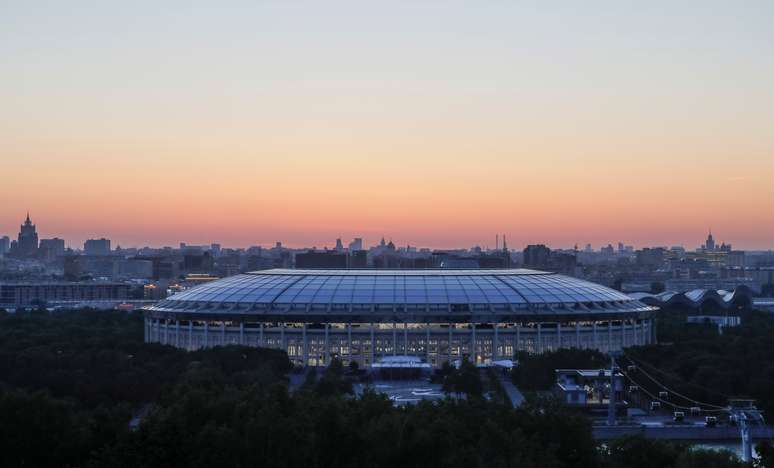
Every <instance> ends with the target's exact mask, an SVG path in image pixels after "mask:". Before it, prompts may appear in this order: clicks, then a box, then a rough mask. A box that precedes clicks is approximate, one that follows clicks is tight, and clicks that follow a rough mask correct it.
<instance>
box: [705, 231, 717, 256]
mask: <svg viewBox="0 0 774 468" xmlns="http://www.w3.org/2000/svg"><path fill="white" fill-rule="evenodd" d="M704 250H706V251H708V252H712V251H714V250H715V239H714V238H713V237H712V229H710V230H709V235H708V236H707V242H705V243H704Z"/></svg>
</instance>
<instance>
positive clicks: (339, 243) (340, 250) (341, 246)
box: [336, 237, 344, 252]
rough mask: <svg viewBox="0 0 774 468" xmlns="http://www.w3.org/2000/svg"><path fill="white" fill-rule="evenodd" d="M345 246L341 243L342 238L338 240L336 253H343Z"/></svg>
mask: <svg viewBox="0 0 774 468" xmlns="http://www.w3.org/2000/svg"><path fill="white" fill-rule="evenodd" d="M343 251H344V244H342V243H341V238H340V237H339V238H338V239H336V252H343Z"/></svg>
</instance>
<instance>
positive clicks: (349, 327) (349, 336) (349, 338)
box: [347, 322, 352, 362]
mask: <svg viewBox="0 0 774 468" xmlns="http://www.w3.org/2000/svg"><path fill="white" fill-rule="evenodd" d="M347 360H348V361H349V362H352V322H347Z"/></svg>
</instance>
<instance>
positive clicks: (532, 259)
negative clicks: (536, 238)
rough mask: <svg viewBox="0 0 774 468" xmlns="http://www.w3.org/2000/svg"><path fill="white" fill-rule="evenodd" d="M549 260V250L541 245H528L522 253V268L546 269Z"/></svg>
mask: <svg viewBox="0 0 774 468" xmlns="http://www.w3.org/2000/svg"><path fill="white" fill-rule="evenodd" d="M550 259H551V249H549V248H548V247H546V246H545V245H543V244H538V245H528V246H527V247H526V248H525V249H524V252H523V262H524V266H526V267H529V268H546V267H547V266H548V262H549V260H550Z"/></svg>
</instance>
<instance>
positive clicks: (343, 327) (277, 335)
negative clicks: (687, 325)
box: [145, 317, 655, 367]
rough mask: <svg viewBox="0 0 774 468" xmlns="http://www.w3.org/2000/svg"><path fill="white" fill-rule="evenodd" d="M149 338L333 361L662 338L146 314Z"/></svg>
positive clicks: (626, 329) (597, 325)
mask: <svg viewBox="0 0 774 468" xmlns="http://www.w3.org/2000/svg"><path fill="white" fill-rule="evenodd" d="M145 341H146V342H148V343H161V344H167V345H172V346H175V347H178V348H182V349H186V350H191V351H192V350H196V349H202V348H210V347H214V346H226V345H245V346H255V347H266V348H277V349H282V350H285V351H286V352H287V353H288V356H289V358H290V360H291V361H292V362H293V363H294V364H295V365H300V366H326V365H328V363H330V362H331V360H332V359H333V358H339V359H341V360H342V361H343V362H344V363H345V364H349V363H350V362H352V361H355V362H357V363H358V364H359V365H360V366H361V367H369V366H370V365H371V364H373V363H375V362H377V361H378V360H379V359H380V358H382V357H386V356H397V355H401V356H402V355H410V356H418V357H421V358H423V359H425V360H426V361H427V362H428V363H429V364H431V365H432V366H434V367H440V366H442V365H443V363H444V362H453V361H455V360H459V359H461V358H463V357H467V358H468V359H470V360H471V361H474V362H475V363H476V364H484V365H485V364H489V363H491V362H492V361H497V360H501V359H512V358H513V357H514V356H515V354H516V352H518V351H524V352H528V353H543V352H546V351H551V350H555V349H558V348H583V349H596V350H599V351H601V352H610V351H618V350H620V349H622V348H625V347H629V346H638V345H646V344H650V343H654V342H655V330H654V326H653V321H652V320H651V319H625V320H618V321H616V320H611V321H597V322H574V323H566V322H565V323H521V324H516V323H505V324H476V325H471V324H460V323H444V324H412V323H388V324H385V323H374V324H371V323H351V324H341V323H338V324H303V323H248V322H225V321H180V320H165V319H155V318H150V317H146V319H145Z"/></svg>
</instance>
